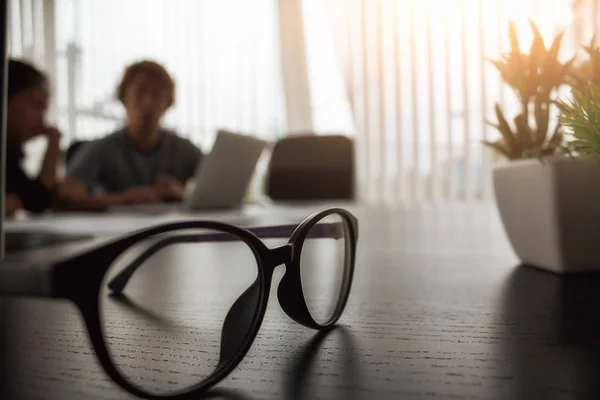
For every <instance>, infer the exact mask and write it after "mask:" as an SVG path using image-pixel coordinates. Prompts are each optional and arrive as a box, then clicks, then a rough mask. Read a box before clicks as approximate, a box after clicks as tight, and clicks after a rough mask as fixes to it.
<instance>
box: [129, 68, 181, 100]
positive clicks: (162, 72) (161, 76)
mask: <svg viewBox="0 0 600 400" xmlns="http://www.w3.org/2000/svg"><path fill="white" fill-rule="evenodd" d="M141 74H148V75H150V76H151V77H152V78H154V79H156V80H157V81H158V82H160V83H161V84H162V85H163V86H164V88H165V89H166V90H167V91H168V92H169V104H168V106H169V107H170V106H172V105H173V103H174V102H175V82H173V78H171V75H169V73H168V72H167V70H166V69H165V67H163V66H162V65H160V64H159V63H157V62H154V61H149V60H144V61H139V62H136V63H134V64H131V65H130V66H128V67H127V68H126V69H125V73H124V74H123V78H122V79H121V83H120V84H119V87H118V88H117V99H119V100H120V101H121V103H123V102H124V99H125V90H127V87H129V85H130V84H131V82H132V81H133V80H134V79H135V77H136V76H138V75H141Z"/></svg>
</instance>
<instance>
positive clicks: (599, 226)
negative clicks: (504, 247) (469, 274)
mask: <svg viewBox="0 0 600 400" xmlns="http://www.w3.org/2000/svg"><path fill="white" fill-rule="evenodd" d="M493 180H494V190H495V196H496V203H497V205H498V210H499V213H500V217H501V219H502V223H503V225H504V229H505V231H506V234H507V236H508V239H509V241H510V243H511V245H512V248H513V250H514V251H515V253H516V255H517V256H518V257H519V259H520V260H521V261H522V262H523V263H524V264H527V265H531V266H535V267H539V268H542V269H545V270H549V271H552V272H556V273H560V274H564V273H574V272H589V271H600V162H599V161H597V160H596V159H593V158H590V157H577V158H570V157H564V156H555V157H549V158H545V159H544V161H543V163H542V162H541V161H540V160H521V161H514V162H510V163H507V164H506V165H501V166H497V167H495V168H494V171H493Z"/></svg>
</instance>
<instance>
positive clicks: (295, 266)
mask: <svg viewBox="0 0 600 400" xmlns="http://www.w3.org/2000/svg"><path fill="white" fill-rule="evenodd" d="M331 215H338V216H340V217H341V218H342V220H343V222H344V223H345V226H346V227H347V228H348V230H349V235H348V241H349V248H347V249H346V257H348V260H347V261H346V265H345V266H344V272H343V281H342V287H341V289H340V293H339V298H338V302H337V304H336V308H335V310H334V312H333V313H332V316H331V318H330V319H329V320H328V321H326V322H325V323H318V322H316V321H315V319H314V318H313V316H311V314H310V311H309V309H308V306H307V303H306V298H305V297H304V292H303V289H302V279H301V275H300V255H301V252H302V247H303V245H304V241H305V240H306V238H307V237H308V235H309V233H312V234H314V235H316V236H317V237H331V236H328V232H331V231H330V230H328V229H327V227H325V229H316V230H315V229H313V228H314V227H315V226H316V227H318V228H320V227H321V226H323V225H327V224H323V223H321V224H318V223H319V222H321V221H322V220H323V219H324V218H325V217H328V216H331ZM317 224H318V225H317ZM189 229H207V230H213V231H219V233H218V234H216V235H221V234H223V235H230V236H234V237H235V238H236V239H239V241H241V242H244V243H245V244H246V245H247V246H248V247H249V248H250V249H251V250H252V253H253V254H254V257H255V260H256V263H257V271H258V276H257V278H256V280H255V281H254V282H253V283H252V284H251V285H250V286H249V287H248V288H247V289H246V290H245V291H244V292H243V293H242V294H241V295H240V296H239V297H238V299H237V300H236V301H235V302H234V303H233V305H232V306H231V308H230V309H229V311H228V313H227V316H226V317H225V319H224V322H223V327H222V328H221V335H222V336H221V343H220V356H219V363H218V364H217V366H216V367H215V369H214V371H213V372H212V373H211V374H210V375H208V376H207V377H206V378H204V379H203V380H202V381H201V382H199V383H198V384H196V385H194V386H191V387H189V388H187V389H183V390H180V391H176V392H173V393H169V394H165V395H162V394H153V393H148V392H146V391H145V390H143V389H141V388H139V387H138V386H136V385H134V384H133V383H131V382H129V381H128V380H127V379H126V378H125V377H124V376H123V375H122V373H121V372H119V369H118V366H117V365H115V362H114V360H113V358H112V357H111V356H110V351H109V349H108V346H107V343H106V341H105V337H104V334H103V329H102V321H101V315H100V314H101V312H100V306H101V305H100V294H101V290H102V284H103V283H104V280H105V276H106V274H107V272H108V271H109V269H110V267H111V266H112V265H113V263H114V262H115V260H116V259H117V258H118V257H119V256H120V255H122V254H123V253H124V252H125V251H126V250H128V249H130V248H131V247H132V246H134V245H136V244H138V243H140V242H142V241H143V240H146V239H149V238H152V237H155V236H156V235H161V234H166V233H176V232H177V231H180V230H189ZM290 232H291V233H290ZM284 237H289V239H288V241H287V243H286V244H284V245H281V246H277V247H274V248H268V247H267V246H266V244H265V243H264V242H263V241H262V239H267V238H284ZM171 238H172V237H167V238H166V240H163V241H159V242H157V243H155V244H154V245H153V246H151V247H150V248H149V249H152V248H155V251H154V252H152V253H151V254H155V253H156V251H158V250H160V248H162V247H164V246H166V245H169V244H172V243H181V242H214V241H219V240H218V238H216V239H217V240H214V239H215V235H214V234H212V235H211V234H208V235H207V234H197V235H182V236H180V237H179V238H180V239H181V240H176V241H172V240H169V239H171ZM175 238H177V236H175ZM223 238H224V236H223ZM211 239H212V240H211ZM357 242H358V220H357V218H356V217H355V216H354V215H352V214H351V213H350V212H349V211H347V210H345V209H342V208H328V209H324V210H322V211H318V212H315V213H313V214H312V215H310V216H308V217H306V218H305V219H304V220H303V221H302V222H301V223H300V224H298V225H279V226H270V227H259V228H243V227H239V226H236V225H232V224H228V223H225V222H219V221H211V220H190V221H178V222H172V223H166V224H161V225H157V226H154V227H150V228H146V229H142V230H139V231H137V232H134V233H131V234H128V235H126V236H122V237H120V238H117V239H114V240H112V241H110V242H109V243H105V244H102V245H100V246H98V247H96V248H93V249H91V250H87V251H85V252H83V253H82V254H79V255H76V256H73V257H70V258H68V259H66V260H63V261H59V262H57V263H53V264H37V265H31V266H27V267H22V268H21V267H12V266H11V267H3V266H0V296H27V297H45V298H57V299H66V300H70V301H72V302H73V303H75V305H76V306H77V308H78V309H79V311H80V313H81V315H82V317H83V319H84V322H85V325H86V328H87V332H88V337H89V338H90V341H91V342H92V347H93V348H94V351H95V353H96V357H97V358H98V360H99V361H100V364H101V366H102V368H103V369H104V371H105V372H106V374H107V375H108V376H109V377H110V378H111V379H112V380H113V381H114V382H115V383H117V384H118V385H119V386H120V387H121V388H123V389H125V390H126V391H127V392H129V393H131V394H133V395H136V396H138V397H142V398H149V399H178V398H182V397H187V396H190V395H198V394H202V393H204V392H206V391H207V390H208V389H210V388H211V387H213V386H215V385H216V384H218V383H219V382H220V381H221V380H223V379H224V378H225V377H226V376H228V375H229V374H230V373H231V372H232V371H233V370H234V369H235V368H236V367H237V365H238V364H239V363H240V362H241V361H242V360H243V359H244V357H245V356H246V354H247V352H248V351H249V350H250V348H251V346H252V343H253V342H254V339H255V338H256V336H257V334H258V332H259V330H260V327H261V325H262V321H263V319H264V315H265V312H266V309H267V304H268V300H269V294H270V288H271V284H272V278H273V273H274V271H275V269H276V268H277V267H278V266H281V265H285V266H286V269H285V273H284V275H283V277H282V278H281V281H280V283H279V285H278V288H277V298H278V300H279V304H280V306H281V308H282V310H283V311H284V312H285V313H286V314H287V315H288V316H289V317H290V318H291V319H292V320H294V321H296V322H297V323H299V324H301V325H303V326H305V327H307V328H311V329H315V330H319V331H324V330H327V329H330V328H331V327H332V326H334V325H335V323H337V321H338V320H339V318H340V317H341V314H342V312H343V310H344V308H345V307H346V304H347V301H348V297H349V295H350V290H351V286H352V280H353V276H354V264H355V260H356V248H357ZM347 247H348V246H347ZM149 249H148V250H149ZM148 250H147V251H146V252H144V253H142V254H141V255H140V256H138V257H137V258H136V259H135V260H134V261H133V262H132V263H130V264H129V265H128V267H126V268H125V269H124V270H123V271H126V270H127V269H129V270H130V271H131V270H133V271H132V272H131V273H128V276H126V277H125V278H123V277H122V279H121V280H119V279H117V278H118V277H119V276H122V274H123V271H122V272H121V273H120V274H119V275H117V277H116V278H113V279H112V280H111V281H110V282H109V283H108V286H109V288H110V289H111V290H113V292H114V293H115V294H117V295H119V294H120V293H121V292H122V290H123V289H124V287H125V285H126V283H127V281H128V279H129V278H130V277H131V275H132V274H133V272H135V270H136V269H137V267H139V265H141V264H142V263H143V261H145V259H147V258H148V257H149V255H148V254H149V251H148ZM86 264H87V265H86ZM136 264H137V265H136ZM84 265H85V267H84ZM132 266H133V267H132ZM126 275H127V274H126ZM123 281H124V283H123ZM115 282H116V283H115ZM111 284H112V286H113V287H111ZM253 291H254V292H255V293H254V295H256V294H258V296H259V298H258V301H257V302H256V304H257V306H256V308H255V309H254V306H253V309H252V312H253V315H252V320H251V321H250V324H249V326H247V327H246V328H240V327H239V326H238V327H236V328H232V329H226V325H227V322H228V320H229V321H232V323H239V322H240V321H242V322H244V321H246V320H247V318H245V319H243V318H239V316H238V317H231V318H229V317H230V315H231V313H232V312H233V311H234V309H235V308H236V305H237V306H238V307H237V308H239V307H243V305H244V301H242V299H243V298H244V296H249V295H252V294H253V293H252V292H253ZM256 291H258V292H256ZM244 300H245V298H244ZM245 303H246V304H248V303H249V302H248V301H245ZM236 311H238V310H237V309H236ZM245 313H246V314H247V313H248V310H246V311H245ZM246 317H248V315H246ZM230 331H233V332H234V334H235V333H236V332H244V333H243V334H239V335H237V336H238V337H234V338H229V339H228V338H225V337H224V336H225V335H224V333H226V332H230ZM241 336H243V337H241ZM231 339H233V340H236V339H237V345H236V349H234V351H233V354H229V355H227V357H228V358H227V359H226V360H227V362H225V363H224V364H223V365H221V362H222V358H223V350H224V349H225V350H227V348H225V347H224V344H223V342H224V341H225V340H231ZM225 346H229V350H231V346H232V345H231V344H230V345H227V344H225Z"/></svg>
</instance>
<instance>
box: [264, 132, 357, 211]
mask: <svg viewBox="0 0 600 400" xmlns="http://www.w3.org/2000/svg"><path fill="white" fill-rule="evenodd" d="M354 173H355V160H354V142H353V141H352V140H351V139H350V138H348V137H346V136H342V135H329V136H316V135H302V136H291V137H287V138H284V139H281V140H279V141H278V142H277V143H276V144H275V146H274V147H273V149H272V153H271V159H270V161H269V165H268V168H267V174H266V178H265V179H266V182H265V186H266V188H265V192H266V194H267V196H269V197H270V198H271V199H272V200H288V201H289V200H296V201H297V200H301V201H303V200H335V199H338V200H342V199H353V198H354V195H355V187H354Z"/></svg>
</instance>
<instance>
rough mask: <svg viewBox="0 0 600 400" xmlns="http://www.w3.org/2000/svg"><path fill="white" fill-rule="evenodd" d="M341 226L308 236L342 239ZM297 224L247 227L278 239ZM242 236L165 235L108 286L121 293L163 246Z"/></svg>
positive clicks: (319, 229)
mask: <svg viewBox="0 0 600 400" xmlns="http://www.w3.org/2000/svg"><path fill="white" fill-rule="evenodd" d="M340 226H341V223H340V222H331V223H321V224H317V225H315V226H314V227H312V228H311V229H310V231H309V233H308V235H307V238H314V239H318V238H333V239H340V238H341V237H342V236H343V230H341V229H339V227H340ZM296 228H297V225H275V226H263V227H253V228H247V230H249V231H250V232H252V233H254V234H255V235H256V236H257V237H259V238H264V239H276V238H289V237H290V236H291V235H292V233H293V232H294V230H295V229H296ZM239 240H240V238H239V237H238V236H236V235H232V234H229V233H224V232H223V233H200V234H183V235H176V236H169V237H165V238H164V239H162V240H160V241H158V242H156V243H154V244H152V245H151V246H150V247H148V248H147V249H146V250H145V251H144V252H143V253H142V254H140V255H139V256H138V257H137V258H136V259H134V260H133V261H132V262H131V264H129V265H128V266H127V267H125V268H124V269H123V270H122V271H121V272H119V274H118V275H117V276H115V277H114V278H113V279H111V280H110V282H108V288H109V289H110V290H111V291H112V292H113V293H121V292H122V291H123V289H124V288H125V286H126V285H127V282H129V279H131V277H132V276H133V274H134V273H135V271H136V270H137V269H138V268H139V267H140V265H142V264H143V263H144V261H146V260H147V259H148V258H150V257H151V256H152V255H153V254H155V253H156V252H157V251H159V250H160V249H162V248H163V247H166V246H169V245H171V244H175V243H202V242H236V241H239Z"/></svg>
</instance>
